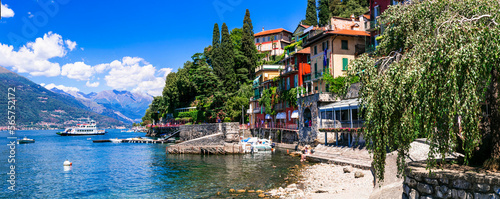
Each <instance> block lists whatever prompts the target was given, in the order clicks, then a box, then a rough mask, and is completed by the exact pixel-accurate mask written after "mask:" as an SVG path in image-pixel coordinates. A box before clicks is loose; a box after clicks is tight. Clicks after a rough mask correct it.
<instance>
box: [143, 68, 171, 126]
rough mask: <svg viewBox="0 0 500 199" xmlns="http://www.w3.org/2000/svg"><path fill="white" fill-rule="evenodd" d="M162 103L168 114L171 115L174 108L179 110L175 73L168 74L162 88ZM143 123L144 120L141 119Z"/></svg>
mask: <svg viewBox="0 0 500 199" xmlns="http://www.w3.org/2000/svg"><path fill="white" fill-rule="evenodd" d="M162 96H163V101H164V104H165V106H166V107H167V110H168V112H169V113H173V112H174V110H175V109H176V108H179V107H178V106H179V91H178V89H177V73H175V72H172V73H169V74H168V75H167V77H166V80H165V87H163V92H162ZM143 121H144V119H143Z"/></svg>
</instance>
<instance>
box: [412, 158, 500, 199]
mask: <svg viewBox="0 0 500 199" xmlns="http://www.w3.org/2000/svg"><path fill="white" fill-rule="evenodd" d="M425 166H426V165H425V164H424V163H423V162H413V163H409V166H408V168H407V169H406V170H405V180H404V183H403V198H411V199H414V198H419V199H423V198H425V199H427V198H464V199H465V198H467V199H469V198H471V199H472V198H479V199H483V198H485V199H486V198H500V195H499V194H500V174H498V173H488V174H485V173H475V172H473V171H467V172H461V171H455V170H446V169H445V170H441V169H436V170H432V173H429V171H428V170H426V169H425Z"/></svg>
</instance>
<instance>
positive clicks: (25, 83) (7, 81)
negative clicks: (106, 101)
mask: <svg viewBox="0 0 500 199" xmlns="http://www.w3.org/2000/svg"><path fill="white" fill-rule="evenodd" d="M9 88H15V92H11V93H13V94H14V95H15V123H16V125H17V126H25V127H49V128H64V127H67V126H71V125H74V124H75V123H78V122H79V121H78V120H79V119H81V118H91V119H94V120H96V121H97V125H98V126H99V127H113V126H123V125H124V122H122V121H119V120H117V119H115V118H112V117H108V116H105V115H101V114H98V113H97V112H96V111H95V110H93V109H92V108H89V107H91V106H89V105H86V104H84V103H82V102H81V100H77V99H76V98H75V97H73V96H69V95H65V94H60V93H57V92H53V91H50V90H47V89H46V88H44V87H43V86H41V85H39V84H36V83H34V82H32V81H30V80H29V79H27V78H25V77H23V76H20V75H18V74H16V73H14V72H12V71H9V70H7V69H6V68H3V67H0V91H2V92H0V105H1V106H0V107H3V108H4V110H0V118H7V116H8V113H7V105H9V106H10V105H12V103H11V104H9V102H8V97H12V96H8V89H9ZM96 96H97V95H96ZM88 103H90V104H93V103H92V102H90V101H88ZM103 106H104V105H103ZM96 107H99V106H96ZM6 125H7V120H6V119H5V120H0V126H6Z"/></svg>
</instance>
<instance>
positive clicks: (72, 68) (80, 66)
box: [61, 62, 94, 80]
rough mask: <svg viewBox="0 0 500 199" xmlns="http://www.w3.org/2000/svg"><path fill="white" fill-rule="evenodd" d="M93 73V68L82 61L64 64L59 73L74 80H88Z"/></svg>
mask: <svg viewBox="0 0 500 199" xmlns="http://www.w3.org/2000/svg"><path fill="white" fill-rule="evenodd" d="M93 74H94V69H93V68H92V66H89V65H87V64H85V63H83V62H75V63H71V64H65V65H64V66H63V67H62V71H61V75H64V76H67V77H68V78H71V79H76V80H89V79H90V77H91V76H92V75H93Z"/></svg>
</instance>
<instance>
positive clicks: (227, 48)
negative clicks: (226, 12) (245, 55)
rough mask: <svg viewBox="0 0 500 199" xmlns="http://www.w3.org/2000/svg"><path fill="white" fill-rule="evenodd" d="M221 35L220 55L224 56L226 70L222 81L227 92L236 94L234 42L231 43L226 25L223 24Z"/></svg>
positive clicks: (223, 64) (223, 62)
mask: <svg viewBox="0 0 500 199" xmlns="http://www.w3.org/2000/svg"><path fill="white" fill-rule="evenodd" d="M221 33H222V36H221V44H220V53H221V55H223V59H222V60H223V61H222V67H223V68H224V76H223V78H221V79H222V82H223V83H224V86H225V88H226V91H228V92H234V91H236V89H237V84H236V82H237V80H236V74H235V72H234V70H235V69H234V51H233V41H231V37H230V36H229V30H228V28H227V25H226V23H223V24H222V29H221Z"/></svg>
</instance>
